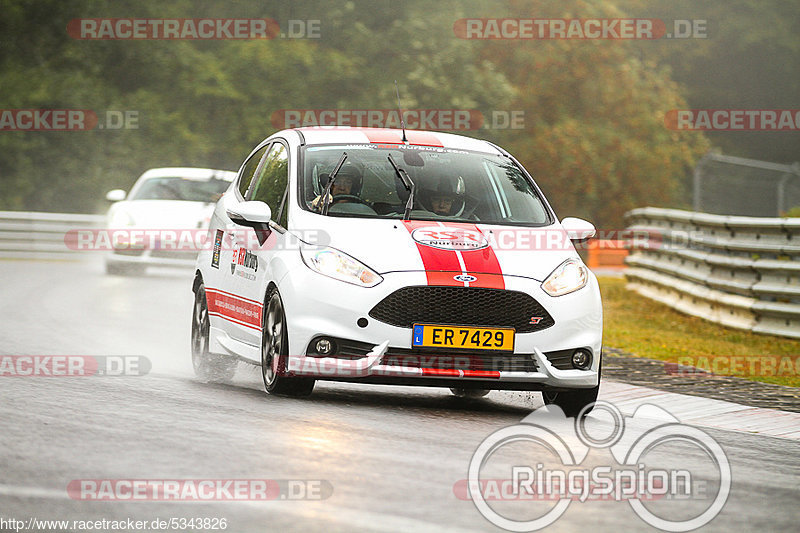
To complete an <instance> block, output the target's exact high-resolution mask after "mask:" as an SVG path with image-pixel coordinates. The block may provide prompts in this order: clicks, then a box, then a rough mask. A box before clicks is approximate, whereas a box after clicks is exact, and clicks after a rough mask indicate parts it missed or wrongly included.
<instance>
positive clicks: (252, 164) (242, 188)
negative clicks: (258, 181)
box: [239, 145, 269, 197]
mask: <svg viewBox="0 0 800 533" xmlns="http://www.w3.org/2000/svg"><path fill="white" fill-rule="evenodd" d="M267 148H269V145H266V146H264V147H263V148H261V149H260V150H258V151H257V152H256V153H254V154H253V157H251V158H250V159H248V160H247V163H245V164H244V168H243V169H242V177H241V178H240V179H239V192H240V193H241V194H242V197H244V195H245V193H246V192H247V188H248V187H250V182H251V181H253V174H255V173H256V169H257V168H258V162H259V161H261V157H262V156H263V155H264V152H266V151H267Z"/></svg>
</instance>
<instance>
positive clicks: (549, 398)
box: [542, 386, 600, 418]
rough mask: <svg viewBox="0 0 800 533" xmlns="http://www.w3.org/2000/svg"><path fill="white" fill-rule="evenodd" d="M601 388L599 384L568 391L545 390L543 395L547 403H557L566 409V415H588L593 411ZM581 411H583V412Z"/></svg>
mask: <svg viewBox="0 0 800 533" xmlns="http://www.w3.org/2000/svg"><path fill="white" fill-rule="evenodd" d="M599 390H600V387H599V386H597V387H592V388H591V389H575V390H571V391H568V392H548V391H544V392H542V397H543V398H544V403H545V404H546V405H557V406H559V407H560V408H561V410H562V411H564V414H565V415H567V416H568V417H572V418H574V417H576V416H578V415H582V416H586V415H588V414H589V413H590V412H591V411H592V409H593V408H594V403H595V402H596V401H597V393H598V392H599ZM587 406H588V407H587ZM584 409H585V410H584ZM581 411H583V412H582V413H581Z"/></svg>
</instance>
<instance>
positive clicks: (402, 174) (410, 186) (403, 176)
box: [389, 154, 417, 220]
mask: <svg viewBox="0 0 800 533" xmlns="http://www.w3.org/2000/svg"><path fill="white" fill-rule="evenodd" d="M389 163H391V164H392V167H394V173H395V174H397V177H398V178H400V181H401V182H403V186H404V187H405V188H406V190H407V191H408V192H409V193H410V194H409V195H408V201H407V202H406V210H405V212H404V213H403V220H408V219H409V218H410V217H411V209H413V208H414V192H415V191H416V190H417V187H416V185H414V182H413V181H411V178H410V177H409V176H408V174H407V173H406V171H405V170H404V169H402V168H400V167H398V166H397V163H395V162H394V159H392V154H389Z"/></svg>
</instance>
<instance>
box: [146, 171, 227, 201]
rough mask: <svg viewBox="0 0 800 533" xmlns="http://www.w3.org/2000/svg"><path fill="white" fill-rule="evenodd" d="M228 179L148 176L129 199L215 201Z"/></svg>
mask: <svg viewBox="0 0 800 533" xmlns="http://www.w3.org/2000/svg"><path fill="white" fill-rule="evenodd" d="M230 184H231V182H230V181H226V180H221V179H217V178H211V179H207V180H190V179H186V178H179V177H167V178H150V179H148V180H145V181H143V182H142V184H141V185H140V186H139V188H138V189H137V191H136V194H135V195H134V197H133V198H131V200H181V201H185V202H205V203H215V202H216V201H217V200H219V198H220V197H221V196H222V193H224V192H225V191H226V190H227V189H228V186H229V185H230Z"/></svg>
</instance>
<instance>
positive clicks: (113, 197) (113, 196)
mask: <svg viewBox="0 0 800 533" xmlns="http://www.w3.org/2000/svg"><path fill="white" fill-rule="evenodd" d="M126 196H127V194H126V193H125V191H123V190H122V189H113V190H111V191H108V192H107V193H106V200H108V201H109V202H121V201H122V200H124V199H125V197H126Z"/></svg>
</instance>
